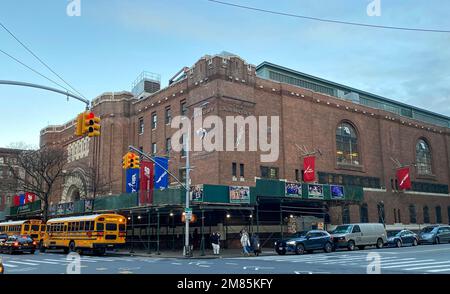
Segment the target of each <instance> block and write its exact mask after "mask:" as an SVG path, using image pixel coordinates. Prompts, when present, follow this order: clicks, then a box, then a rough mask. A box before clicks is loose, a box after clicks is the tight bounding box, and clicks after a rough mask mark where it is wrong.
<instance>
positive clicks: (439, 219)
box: [436, 206, 442, 224]
mask: <svg viewBox="0 0 450 294" xmlns="http://www.w3.org/2000/svg"><path fill="white" fill-rule="evenodd" d="M436 223H437V224H441V223H442V211H441V207H440V206H436Z"/></svg>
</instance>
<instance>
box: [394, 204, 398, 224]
mask: <svg viewBox="0 0 450 294" xmlns="http://www.w3.org/2000/svg"><path fill="white" fill-rule="evenodd" d="M396 223H398V222H397V208H394V224H396Z"/></svg>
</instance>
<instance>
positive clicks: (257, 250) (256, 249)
mask: <svg viewBox="0 0 450 294" xmlns="http://www.w3.org/2000/svg"><path fill="white" fill-rule="evenodd" d="M250 243H251V244H252V245H251V246H252V250H253V253H254V254H255V256H258V255H259V254H261V243H260V242H259V237H258V235H256V234H252V238H251V242H250Z"/></svg>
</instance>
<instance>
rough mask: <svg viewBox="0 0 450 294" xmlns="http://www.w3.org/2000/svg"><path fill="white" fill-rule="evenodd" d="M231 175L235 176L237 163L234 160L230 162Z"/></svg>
mask: <svg viewBox="0 0 450 294" xmlns="http://www.w3.org/2000/svg"><path fill="white" fill-rule="evenodd" d="M231 175H232V176H233V177H237V164H236V162H233V163H232V164H231Z"/></svg>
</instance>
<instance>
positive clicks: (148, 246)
mask: <svg viewBox="0 0 450 294" xmlns="http://www.w3.org/2000/svg"><path fill="white" fill-rule="evenodd" d="M147 218H148V223H147V252H148V254H151V253H152V252H151V251H152V250H151V248H150V242H151V241H150V239H151V236H150V232H151V230H152V224H151V222H152V212H151V210H150V209H148V210H147Z"/></svg>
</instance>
